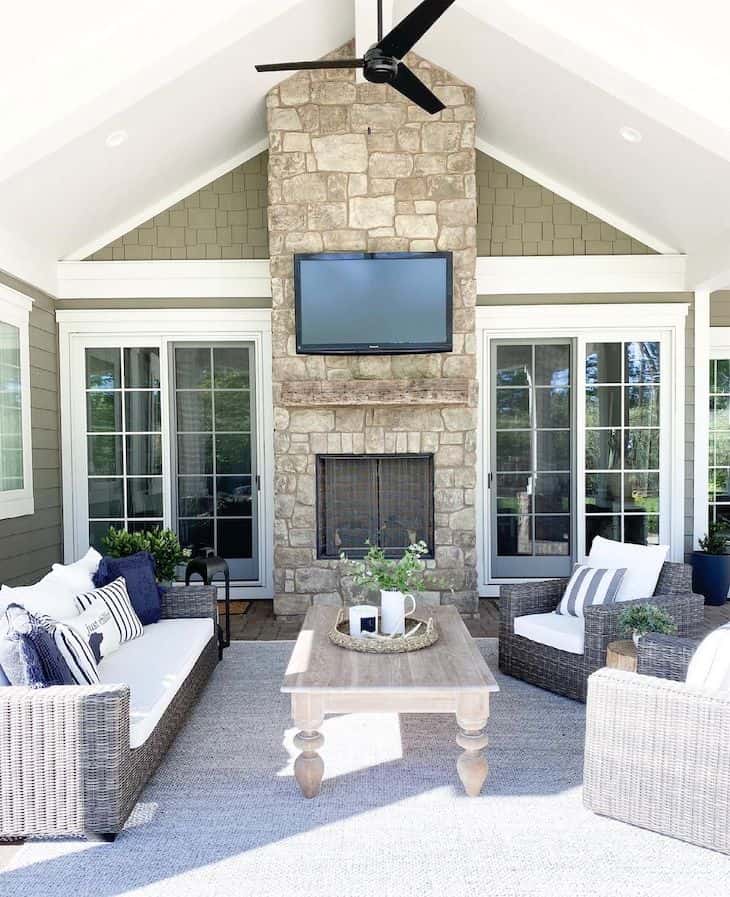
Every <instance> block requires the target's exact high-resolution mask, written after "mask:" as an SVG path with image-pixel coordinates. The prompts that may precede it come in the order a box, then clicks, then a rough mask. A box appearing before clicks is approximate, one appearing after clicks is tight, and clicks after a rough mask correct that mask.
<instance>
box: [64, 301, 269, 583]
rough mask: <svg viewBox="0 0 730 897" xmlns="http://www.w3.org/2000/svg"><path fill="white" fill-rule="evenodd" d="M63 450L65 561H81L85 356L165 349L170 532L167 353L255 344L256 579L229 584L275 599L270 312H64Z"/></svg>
mask: <svg viewBox="0 0 730 897" xmlns="http://www.w3.org/2000/svg"><path fill="white" fill-rule="evenodd" d="M56 318H57V320H58V326H59V364H60V368H61V370H62V371H66V372H68V376H66V377H62V378H61V446H62V472H63V506H64V508H63V509H64V520H65V521H66V526H65V527H64V556H65V558H66V560H67V561H71V560H75V559H77V558H79V557H81V556H82V555H83V554H84V552H85V551H86V550H87V548H88V546H89V533H88V482H87V478H86V441H85V432H86V429H85V428H86V422H85V403H84V402H83V401H82V400H81V398H82V397H83V396H84V386H85V378H84V349H85V348H87V347H89V346H92V345H94V346H124V347H129V346H155V347H157V348H159V349H160V373H161V380H162V384H163V385H162V390H161V403H162V407H161V412H162V458H163V466H162V474H163V492H162V501H163V517H164V525H165V526H171V524H172V520H173V514H172V479H171V476H172V475H171V470H170V461H171V453H170V439H171V433H170V414H169V392H168V389H167V386H168V385H169V371H168V367H169V352H168V349H169V346H170V345H171V344H173V343H175V344H180V343H185V342H198V343H199V342H215V341H220V340H225V341H226V342H231V341H236V342H238V341H241V342H248V343H253V345H254V364H255V374H256V395H257V403H256V452H257V458H259V476H260V477H261V494H260V501H259V519H258V541H259V579H258V581H257V582H256V583H254V584H250V583H247V584H245V585H244V584H242V583H238V584H237V583H235V582H234V583H232V584H231V586H232V587H231V595H232V596H233V597H234V598H273V595H274V572H273V547H274V538H273V534H274V423H273V396H272V382H271V379H272V378H271V373H272V351H271V311H270V309H261V308H257V309H248V308H225V309H221V308H213V309H203V308H197V309H180V308H175V309H125V310H123V311H122V310H116V309H114V310H112V309H106V310H102V309H99V310H95V309H89V310H86V309H85V310H73V311H72V310H59V311H57V312H56Z"/></svg>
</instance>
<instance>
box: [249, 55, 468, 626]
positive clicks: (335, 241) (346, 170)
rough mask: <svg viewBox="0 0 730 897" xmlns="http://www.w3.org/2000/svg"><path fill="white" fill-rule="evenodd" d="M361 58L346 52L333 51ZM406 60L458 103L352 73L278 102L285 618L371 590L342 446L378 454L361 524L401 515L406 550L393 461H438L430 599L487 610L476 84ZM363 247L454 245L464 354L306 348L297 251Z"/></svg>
mask: <svg viewBox="0 0 730 897" xmlns="http://www.w3.org/2000/svg"><path fill="white" fill-rule="evenodd" d="M352 52H353V48H352V46H346V47H344V48H342V49H341V50H340V51H337V53H335V54H333V55H335V56H337V55H351V54H352ZM407 63H408V64H409V65H410V66H412V67H413V68H414V69H415V70H416V71H417V73H418V76H419V78H421V79H422V80H424V81H425V82H426V83H427V84H428V85H429V86H430V87H431V88H432V89H433V90H435V92H436V93H437V94H438V95H439V96H440V97H441V98H442V100H443V101H444V102H445V103H446V104H447V108H446V110H444V112H442V113H440V114H439V115H437V116H430V115H427V114H426V113H424V112H422V111H421V110H420V109H418V108H417V107H415V106H413V105H411V104H409V103H408V102H407V101H405V100H404V99H401V98H400V97H399V95H398V94H396V93H395V92H394V91H393V90H391V89H390V88H389V87H387V86H385V85H374V84H369V83H358V82H356V81H355V76H354V73H353V72H350V71H346V70H328V71H312V72H302V73H299V74H297V75H295V76H293V77H292V78H289V79H288V80H286V81H284V82H283V83H281V84H280V85H278V86H277V87H276V88H274V89H273V90H272V91H271V92H270V94H269V96H268V99H267V106H268V108H267V119H268V128H269V145H270V153H269V241H270V254H271V275H272V293H273V318H272V326H273V355H274V364H273V386H274V409H275V427H276V432H275V489H276V502H275V551H274V568H275V569H274V576H275V600H274V609H275V611H276V613H277V614H302V613H304V612H305V611H306V610H307V608H308V607H309V606H310V605H311V604H312V603H327V604H339V603H340V601H341V600H344V601H345V602H346V603H349V602H353V601H357V600H359V599H360V597H361V596H360V595H359V594H358V590H357V588H356V587H355V586H354V585H353V583H352V580H351V578H350V577H349V576H348V575H347V573H346V571H344V570H343V567H342V564H341V563H340V562H339V561H338V560H337V559H336V558H335V557H332V554H333V552H334V547H335V546H336V542H337V540H338V539H339V540H340V541H341V540H342V538H343V533H342V532H340V534H339V535H335V533H334V532H333V531H332V530H331V528H330V532H329V534H328V533H327V527H326V525H325V527H324V531H323V527H322V513H323V512H324V509H323V508H322V507H321V504H320V501H321V486H322V476H323V474H322V469H323V466H324V467H325V468H326V467H327V462H326V460H323V459H326V458H328V457H330V456H332V459H333V463H334V462H335V461H336V460H337V459H345V458H346V456H350V457H351V459H354V458H355V457H360V458H362V457H365V458H368V457H369V458H371V459H372V461H373V464H371V465H369V467H368V466H367V465H366V467H368V471H367V472H366V473H364V474H363V475H365V476H369V477H376V476H377V477H380V480H381V485H380V497H379V498H378V500H377V501H376V502H374V503H370V505H367V507H366V506H365V505H361V516H363V518H364V517H365V516H367V515H369V516H367V519H363V520H362V521H361V523H360V527H361V529H362V527H372V526H373V525H382V522H383V520H390V521H391V525H392V530H391V535H392V538H393V540H394V544H393V546H392V547H393V548H397V547H398V545H396V544H395V543H397V542H399V541H402V539H403V536H404V531H408V530H409V529H410V528H412V527H413V526H415V529H416V530H418V529H419V527H423V526H424V525H425V524H424V522H423V520H422V519H419V517H418V515H417V514H411V513H410V512H409V514H408V515H406V516H407V519H408V520H412V521H415V523H411V524H410V525H409V524H408V522H407V521H406V522H405V524H404V521H403V520H401V519H400V518H399V517H398V516H397V515H395V513H394V510H393V508H392V507H389V506H388V503H389V502H390V505H393V496H390V497H387V496H386V497H383V496H384V492H383V488H384V487H383V483H382V480H383V477H385V480H386V483H387V478H388V476H390V475H391V474H392V472H393V469H395V468H393V465H388V464H387V463H386V462H387V460H388V457H389V456H390V457H392V458H393V459H394V460H395V459H396V458H397V457H398V456H401V457H402V458H404V459H405V458H407V457H413V458H416V457H418V458H422V459H427V462H428V465H430V467H429V469H430V476H431V478H432V480H431V482H432V488H431V493H430V494H429V495H428V496H427V509H428V514H427V516H432V524H431V528H430V530H428V528H427V534H428V536H429V538H430V540H431V544H432V547H433V556H432V558H431V559H429V560H428V561H427V564H428V567H429V570H430V575H431V577H432V579H431V588H430V590H429V591H427V592H426V593H425V594H424V595H423V600H425V601H427V602H432V603H453V604H455V605H457V606H458V607H459V608H460V609H461V610H462V611H463V612H465V613H475V612H476V611H477V609H478V601H477V592H476V534H475V514H474V496H475V486H476V419H477V414H476V402H477V388H476V361H475V336H474V306H475V304H476V280H475V268H476V210H477V202H476V179H475V174H474V170H475V153H474V131H475V105H474V91H473V89H472V88H470V87H468V86H467V85H465V84H463V83H462V82H461V81H459V80H458V79H457V78H455V77H454V76H453V75H450V74H449V73H447V72H445V71H443V70H442V69H439V68H437V67H435V66H433V65H431V64H430V63H428V62H426V61H424V60H422V59H420V58H418V57H416V56H414V55H411V56H410V57H409V58H408V59H407ZM363 250H364V251H370V252H408V251H412V252H424V251H425V252H428V251H436V250H439V251H451V252H453V262H454V289H453V305H454V311H453V316H454V317H453V331H454V336H453V339H454V343H453V351H451V352H448V353H439V354H429V355H392V356H373V355H369V356H343V355H297V353H296V344H295V326H294V324H295V322H294V269H293V256H294V253H297V252H322V251H324V252H337V251H363ZM379 464H380V467H379V466H378V465H379ZM391 468H393V469H391ZM334 469H335V468H334V467H332V470H334ZM363 471H365V468H363ZM383 471H385V473H383ZM340 472H342V471H340ZM325 473H326V471H325ZM359 475H360V474H358V476H359ZM353 476H354V474H353ZM414 476H416V474H414ZM358 482H359V480H358ZM394 482H395V481H394ZM414 482H415V481H414ZM419 482H420V481H419ZM332 500H333V499H332V498H331V497H330V501H332ZM429 503H430V504H429ZM318 513H319V517H318ZM422 517H423V515H422ZM353 520H354V518H353ZM378 521H379V523H378ZM393 521H395V523H393ZM357 527H358V524H357V522H356V521H355V522H353V523H352V530H353V532H350V534H349V535H348V536H347V538H351V539H354V538H355V537H356V536H355V535H354V531H355V530H357ZM422 531H423V530H422ZM386 532H387V527H386ZM385 538H386V539H387V538H388V536H386V537H385ZM328 539H329V542H328Z"/></svg>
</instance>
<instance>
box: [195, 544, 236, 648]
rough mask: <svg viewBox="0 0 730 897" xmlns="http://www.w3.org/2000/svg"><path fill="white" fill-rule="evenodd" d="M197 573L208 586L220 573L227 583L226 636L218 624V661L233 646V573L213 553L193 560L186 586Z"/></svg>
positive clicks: (226, 564) (223, 561)
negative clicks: (226, 649) (224, 650)
mask: <svg viewBox="0 0 730 897" xmlns="http://www.w3.org/2000/svg"><path fill="white" fill-rule="evenodd" d="M195 573H197V574H198V576H200V577H201V578H202V580H203V583H204V584H205V585H206V586H209V585H210V584H211V582H212V581H213V577H214V576H217V575H218V574H219V573H222V574H223V579H224V580H225V583H226V636H225V639H224V638H223V630H222V629H221V625H220V623H219V624H218V659H219V660H220V659H222V657H223V649H224V648H227V647H228V646H229V645H230V644H231V571H230V570H229V569H228V563H227V562H226V561H225V560H224V559H223V558H219V557H218V556H217V555H215V554H213V552H212V551H211V552H208V553H207V554H201V555H198V556H197V557H194V558H191V559H190V560H189V561H188V565H187V567H186V568H185V585H186V586H189V585H190V577H191V576H193V574H195Z"/></svg>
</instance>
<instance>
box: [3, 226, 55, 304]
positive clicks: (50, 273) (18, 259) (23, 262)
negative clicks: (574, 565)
mask: <svg viewBox="0 0 730 897" xmlns="http://www.w3.org/2000/svg"><path fill="white" fill-rule="evenodd" d="M0 271H5V272H7V273H8V274H10V275H11V276H12V277H15V278H17V279H18V280H23V281H25V282H26V283H29V284H31V285H32V286H34V287H37V288H38V289H39V290H43V291H44V292H46V293H49V294H50V295H51V296H55V294H56V289H57V287H58V279H57V276H56V263H55V262H54V261H53V260H52V259H51V258H47V257H46V255H45V254H44V253H43V252H42V251H41V250H40V249H38V248H37V247H33V246H30V245H28V244H27V243H26V242H25V241H24V240H22V239H21V238H20V237H18V236H16V235H15V234H11V233H9V232H8V231H7V230H6V229H5V228H3V227H0Z"/></svg>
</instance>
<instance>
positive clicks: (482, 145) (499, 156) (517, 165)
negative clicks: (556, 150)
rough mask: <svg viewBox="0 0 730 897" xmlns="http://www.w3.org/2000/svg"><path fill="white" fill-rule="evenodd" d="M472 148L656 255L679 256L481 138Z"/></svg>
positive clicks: (646, 234) (477, 139)
mask: <svg viewBox="0 0 730 897" xmlns="http://www.w3.org/2000/svg"><path fill="white" fill-rule="evenodd" d="M475 146H476V148H477V149H478V150H479V151H480V152H482V153H486V155H487V156H491V157H492V158H493V159H496V160H497V161H498V162H501V163H502V164H503V165H506V166H507V167H508V168H513V169H514V170H515V171H517V172H519V173H520V174H521V175H524V176H525V177H526V178H529V179H530V180H531V181H535V183H536V184H539V185H540V186H541V187H544V188H545V189H546V190H550V191H551V192H552V193H556V194H557V195H558V196H561V197H562V198H563V199H566V200H567V201H568V202H571V203H573V205H575V206H578V207H579V208H581V209H583V210H584V211H586V212H589V213H590V214H591V215H595V217H596V218H600V220H601V221H604V222H605V223H606V224H610V225H611V226H612V227H615V228H616V229H617V230H620V231H622V232H623V233H625V234H628V235H629V236H630V237H633V238H634V239H635V240H638V241H639V242H640V243H643V244H644V245H645V246H648V247H649V248H650V249H653V250H654V251H655V252H659V253H661V254H663V255H677V254H678V252H679V250H678V249H676V248H674V247H673V246H670V245H669V244H668V243H665V242H664V240H660V239H659V237H655V236H654V235H653V234H650V233H648V231H645V230H644V229H643V228H642V227H639V226H638V225H635V224H633V223H632V222H630V221H627V220H626V219H625V218H622V217H621V216H620V215H616V214H614V213H613V212H611V211H610V210H609V209H607V208H605V207H604V206H602V205H600V204H599V203H596V202H593V200H592V199H590V198H589V197H588V196H585V195H583V194H581V193H578V192H577V191H576V190H573V189H572V187H569V186H568V185H567V184H563V183H561V182H560V181H556V180H555V179H554V178H552V177H550V176H549V175H548V174H546V173H545V172H544V171H540V170H539V169H537V168H535V167H533V166H532V165H530V164H529V163H528V162H524V161H523V160H522V159H518V158H517V157H516V156H513V155H512V154H511V153H508V152H506V151H505V150H502V149H500V148H499V147H498V146H495V145H494V144H493V143H488V142H487V141H486V140H482V138H481V137H477V138H476V140H475Z"/></svg>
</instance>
